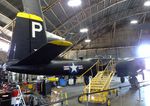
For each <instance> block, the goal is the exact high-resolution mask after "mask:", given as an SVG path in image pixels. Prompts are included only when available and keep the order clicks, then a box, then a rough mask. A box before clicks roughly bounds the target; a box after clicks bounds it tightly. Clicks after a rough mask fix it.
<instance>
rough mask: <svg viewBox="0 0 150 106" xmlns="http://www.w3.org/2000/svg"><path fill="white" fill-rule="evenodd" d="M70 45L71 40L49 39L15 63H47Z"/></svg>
mask: <svg viewBox="0 0 150 106" xmlns="http://www.w3.org/2000/svg"><path fill="white" fill-rule="evenodd" d="M71 45H72V43H71V42H69V41H65V40H54V41H50V42H49V43H47V44H46V45H44V46H42V47H41V48H40V49H38V50H37V51H35V52H33V53H32V54H31V55H30V56H28V57H26V58H24V59H23V60H21V61H19V62H18V63H17V64H15V65H39V64H43V65H44V64H48V63H49V62H50V61H51V60H53V59H54V58H56V57H57V56H58V55H59V54H60V53H61V52H63V51H64V50H65V49H66V48H67V47H69V46H71Z"/></svg>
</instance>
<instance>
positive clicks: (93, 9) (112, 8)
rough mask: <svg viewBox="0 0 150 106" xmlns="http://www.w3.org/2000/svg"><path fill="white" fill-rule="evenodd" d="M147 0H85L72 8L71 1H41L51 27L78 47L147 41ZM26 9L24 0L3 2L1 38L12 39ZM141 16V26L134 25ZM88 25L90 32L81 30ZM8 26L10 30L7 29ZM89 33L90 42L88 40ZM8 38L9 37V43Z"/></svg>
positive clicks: (0, 22)
mask: <svg viewBox="0 0 150 106" xmlns="http://www.w3.org/2000/svg"><path fill="white" fill-rule="evenodd" d="M144 1H145V0H82V5H81V6H79V7H69V6H68V5H67V2H68V0H41V6H42V11H43V14H44V18H45V22H46V26H47V30H48V31H50V32H52V33H55V34H57V35H59V36H62V37H65V38H66V39H67V40H70V41H72V42H73V43H74V46H73V47H72V48H73V49H75V50H80V49H93V48H94V49H95V48H112V47H126V46H136V45H138V44H139V42H143V41H144V40H145V39H146V40H147V37H148V34H149V31H145V30H141V29H139V27H138V26H139V25H141V24H144V23H148V22H149V17H150V14H149V13H150V7H144V6H143V4H144ZM19 11H23V5H22V2H21V0H1V1H0V26H1V28H0V31H1V34H0V38H1V39H2V38H4V39H7V40H10V39H11V37H10V36H8V35H9V34H8V30H12V26H13V23H14V21H15V16H16V13H17V12H19ZM132 19H137V20H138V21H139V22H138V25H130V21H131V20H132ZM84 27H87V28H88V29H89V31H88V33H85V34H82V33H80V29H81V28H84ZM7 29H8V30H7ZM87 36H88V37H89V38H90V39H91V42H90V43H88V44H87V43H85V42H84V40H85V39H86V38H87ZM7 40H5V41H6V42H7Z"/></svg>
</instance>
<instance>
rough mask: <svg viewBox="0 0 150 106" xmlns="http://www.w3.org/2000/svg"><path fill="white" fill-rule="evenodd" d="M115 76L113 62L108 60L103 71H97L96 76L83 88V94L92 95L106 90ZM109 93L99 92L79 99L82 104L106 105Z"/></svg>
mask: <svg viewBox="0 0 150 106" xmlns="http://www.w3.org/2000/svg"><path fill="white" fill-rule="evenodd" d="M114 74H115V69H114V60H113V59H112V60H110V61H109V63H108V65H107V66H106V68H105V69H104V70H103V71H99V72H98V73H97V75H96V76H95V77H94V78H93V79H92V80H91V81H90V83H89V84H88V85H87V86H85V87H84V89H83V93H84V94H85V93H92V92H99V91H103V90H107V89H109V88H110V82H111V80H112V78H113V76H114ZM108 96H109V92H108V91H107V92H101V93H95V94H90V95H84V96H81V97H80V98H79V99H80V101H82V102H87V101H88V102H90V103H101V104H104V103H107V101H108Z"/></svg>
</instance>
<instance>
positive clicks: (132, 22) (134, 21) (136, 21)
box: [130, 20, 138, 24]
mask: <svg viewBox="0 0 150 106" xmlns="http://www.w3.org/2000/svg"><path fill="white" fill-rule="evenodd" d="M137 23H138V20H131V21H130V24H137Z"/></svg>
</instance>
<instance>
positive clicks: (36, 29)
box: [9, 12, 47, 60]
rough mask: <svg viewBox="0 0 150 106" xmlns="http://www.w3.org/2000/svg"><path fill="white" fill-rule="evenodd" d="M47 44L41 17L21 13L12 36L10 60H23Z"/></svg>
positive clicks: (18, 15)
mask: <svg viewBox="0 0 150 106" xmlns="http://www.w3.org/2000/svg"><path fill="white" fill-rule="evenodd" d="M46 43H47V39H46V34H45V29H44V25H43V20H42V18H41V17H40V16H37V15H33V14H28V13H25V12H19V13H18V14H17V18H16V23H15V27H14V31H13V35H12V42H11V48H10V52H9V60H12V59H15V60H21V59H23V58H25V57H27V56H29V55H30V54H31V53H33V52H34V51H36V50H37V49H38V48H39V47H41V46H42V45H44V44H46Z"/></svg>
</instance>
